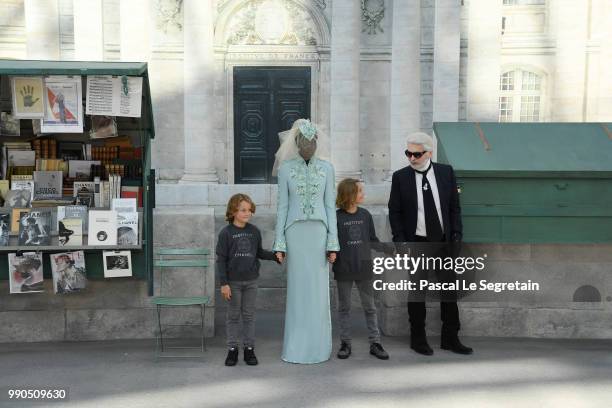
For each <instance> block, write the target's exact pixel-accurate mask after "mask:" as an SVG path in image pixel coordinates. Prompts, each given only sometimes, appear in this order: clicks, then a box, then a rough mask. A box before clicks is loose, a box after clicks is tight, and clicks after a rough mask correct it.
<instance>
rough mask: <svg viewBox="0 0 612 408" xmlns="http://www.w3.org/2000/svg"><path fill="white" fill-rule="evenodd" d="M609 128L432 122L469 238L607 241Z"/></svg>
mask: <svg viewBox="0 0 612 408" xmlns="http://www.w3.org/2000/svg"><path fill="white" fill-rule="evenodd" d="M610 129H612V125H610V124H607V123H470V122H460V123H454V122H453V123H451V122H436V123H434V133H435V135H436V138H437V141H438V145H437V154H438V156H437V158H438V162H440V163H447V164H450V165H452V166H453V167H454V169H455V173H456V175H457V183H458V185H459V188H460V191H461V194H460V197H461V207H462V212H463V222H464V239H465V240H466V241H470V242H510V243H607V242H612V133H611V132H610Z"/></svg>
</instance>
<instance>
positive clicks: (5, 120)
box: [0, 112, 21, 136]
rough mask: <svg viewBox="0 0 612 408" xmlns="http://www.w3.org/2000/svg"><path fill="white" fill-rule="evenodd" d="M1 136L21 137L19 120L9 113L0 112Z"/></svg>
mask: <svg viewBox="0 0 612 408" xmlns="http://www.w3.org/2000/svg"><path fill="white" fill-rule="evenodd" d="M0 134H1V135H2V136H19V135H20V134H21V124H20V122H19V118H17V117H15V116H14V115H11V114H10V113H8V112H0Z"/></svg>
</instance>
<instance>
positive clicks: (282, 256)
mask: <svg viewBox="0 0 612 408" xmlns="http://www.w3.org/2000/svg"><path fill="white" fill-rule="evenodd" d="M274 255H276V259H278V262H279V263H283V260H284V259H285V253H284V252H280V251H279V252H275V253H274Z"/></svg>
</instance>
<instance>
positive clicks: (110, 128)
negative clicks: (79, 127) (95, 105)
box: [89, 115, 117, 139]
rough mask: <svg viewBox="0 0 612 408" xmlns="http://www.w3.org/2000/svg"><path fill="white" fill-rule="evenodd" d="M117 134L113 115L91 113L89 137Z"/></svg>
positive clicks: (95, 137) (105, 136) (100, 137)
mask: <svg viewBox="0 0 612 408" xmlns="http://www.w3.org/2000/svg"><path fill="white" fill-rule="evenodd" d="M115 136H117V120H116V119H115V118H114V117H113V116H102V115H92V116H91V130H90V131H89V137H91V138H92V139H103V138H107V137H115Z"/></svg>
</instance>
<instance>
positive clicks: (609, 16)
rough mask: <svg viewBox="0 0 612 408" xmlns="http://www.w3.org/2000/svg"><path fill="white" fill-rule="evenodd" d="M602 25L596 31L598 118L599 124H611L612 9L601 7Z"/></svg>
mask: <svg viewBox="0 0 612 408" xmlns="http://www.w3.org/2000/svg"><path fill="white" fill-rule="evenodd" d="M601 14H602V17H601V18H602V21H604V22H606V23H605V24H602V25H601V26H600V27H599V28H598V30H600V31H601V34H600V37H599V38H600V47H601V51H600V60H599V61H600V62H599V81H600V82H599V98H598V111H599V113H598V117H597V120H599V121H600V122H612V75H610V70H609V67H610V66H612V41H610V38H612V24H610V22H612V7H603V6H602V7H601Z"/></svg>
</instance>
